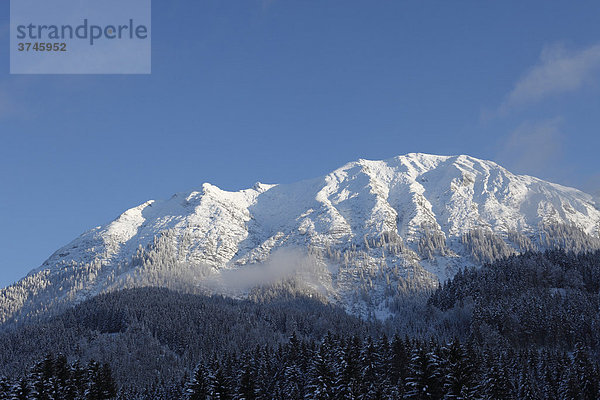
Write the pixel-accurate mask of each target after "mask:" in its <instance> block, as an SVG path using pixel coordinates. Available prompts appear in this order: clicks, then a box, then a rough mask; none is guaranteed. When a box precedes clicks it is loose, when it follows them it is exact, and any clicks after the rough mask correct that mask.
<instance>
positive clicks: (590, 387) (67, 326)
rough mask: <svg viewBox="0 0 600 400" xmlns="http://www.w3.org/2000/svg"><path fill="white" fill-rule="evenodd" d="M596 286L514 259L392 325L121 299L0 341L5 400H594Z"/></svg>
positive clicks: (316, 307)
mask: <svg viewBox="0 0 600 400" xmlns="http://www.w3.org/2000/svg"><path fill="white" fill-rule="evenodd" d="M599 278H600V252H593V253H580V254H571V253H564V252H560V251H552V252H546V253H526V254H523V255H520V256H511V257H509V258H506V259H502V260H499V261H496V262H494V263H492V264H489V265H486V266H484V267H482V268H480V269H470V268H469V269H465V270H462V271H460V272H459V273H458V274H457V275H456V276H455V277H454V278H453V279H451V280H449V281H448V282H446V283H445V284H443V285H441V286H440V288H439V289H438V290H437V291H435V292H433V293H432V294H431V295H428V296H429V298H428V299H426V298H423V299H420V298H419V297H418V296H416V297H415V296H413V297H411V298H410V299H409V298H408V297H407V298H406V301H404V302H401V301H398V303H396V304H394V305H392V308H394V309H395V311H396V314H395V316H393V317H392V318H390V319H389V320H388V321H386V322H385V323H381V322H377V321H376V320H361V319H358V318H356V317H352V316H349V315H348V314H346V313H345V312H343V311H342V310H341V309H339V308H336V307H334V306H331V305H327V304H325V303H324V301H323V299H320V298H316V297H313V298H309V297H305V296H295V295H292V294H287V295H286V291H285V290H283V288H288V289H289V288H290V287H291V286H289V285H279V286H278V289H274V288H270V289H269V288H264V289H263V290H261V291H257V292H255V293H254V295H253V296H252V298H253V300H234V299H229V298H224V297H206V296H198V295H190V294H181V293H177V292H173V291H169V290H166V289H156V288H145V289H130V290H124V291H119V292H114V293H110V294H105V295H101V296H97V297H95V298H93V299H91V300H88V301H86V302H84V303H82V304H80V305H78V306H77V307H74V308H72V309H70V310H68V311H67V312H65V313H63V314H61V315H60V316H56V317H52V318H49V319H45V320H38V321H37V322H34V321H32V322H30V323H28V324H26V325H21V326H20V327H14V326H13V327H11V328H9V329H6V330H5V331H4V332H2V333H1V334H0V357H1V359H0V367H1V370H0V374H5V375H6V376H7V377H6V378H4V379H2V380H0V382H1V383H0V393H2V395H0V399H2V398H11V397H8V396H13V395H14V396H16V397H14V398H23V399H41V398H51V399H79V398H83V399H105V398H113V397H115V396H113V394H114V393H116V397H118V398H120V399H132V400H135V399H173V398H182V399H323V398H327V399H347V398H356V399H442V398H446V399H480V398H481V399H596V398H598V396H599V395H600V393H599V387H598V382H599V364H598V361H599V350H600V345H599V344H600V335H599V333H598V332H599V330H598V327H599V326H598V323H599V320H600V318H599V317H600V315H599V311H598V310H599V301H598V298H599V291H600V279H599ZM73 388H78V389H77V390H74V389H73ZM98 388H101V389H98ZM40 390H43V391H47V392H48V391H49V393H53V394H52V397H40V396H41V395H40V394H39V391H40ZM24 392H27V393H29V394H28V395H23V396H21V397H19V393H24ZM69 393H70V394H69ZM2 396H5V397H2ZM69 396H70V397H69Z"/></svg>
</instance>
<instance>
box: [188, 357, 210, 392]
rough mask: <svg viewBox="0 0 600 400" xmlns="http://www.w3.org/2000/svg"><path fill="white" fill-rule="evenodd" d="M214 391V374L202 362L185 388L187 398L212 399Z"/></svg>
mask: <svg viewBox="0 0 600 400" xmlns="http://www.w3.org/2000/svg"><path fill="white" fill-rule="evenodd" d="M211 393H212V374H211V373H210V372H209V370H208V369H207V368H206V366H204V364H202V363H200V364H198V365H197V366H196V369H195V370H194V373H193V375H192V380H191V382H190V383H189V384H188V385H187V386H186V388H185V399H186V400H206V399H210V395H211Z"/></svg>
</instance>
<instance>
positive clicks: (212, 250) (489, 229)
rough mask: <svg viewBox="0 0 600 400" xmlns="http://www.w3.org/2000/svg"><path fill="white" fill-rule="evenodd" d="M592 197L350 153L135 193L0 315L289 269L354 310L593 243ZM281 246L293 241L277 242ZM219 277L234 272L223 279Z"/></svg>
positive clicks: (424, 162)
mask: <svg viewBox="0 0 600 400" xmlns="http://www.w3.org/2000/svg"><path fill="white" fill-rule="evenodd" d="M599 237H600V210H599V208H598V206H597V205H596V203H595V202H594V200H593V198H592V196H590V195H588V194H585V193H583V192H580V191H578V190H576V189H572V188H568V187H564V186H560V185H557V184H553V183H549V182H545V181H542V180H540V179H537V178H533V177H529V176H520V175H514V174H512V173H510V172H509V171H507V170H506V169H504V168H502V167H501V166H499V165H497V164H495V163H493V162H490V161H483V160H479V159H476V158H473V157H469V156H452V157H449V156H434V155H426V154H408V155H405V156H399V157H395V158H392V159H389V160H384V161H369V160H358V161H356V162H352V163H349V164H346V165H344V166H343V167H341V168H339V169H337V170H335V171H333V172H332V173H330V174H328V175H326V176H324V177H320V178H316V179H311V180H306V181H302V182H298V183H293V184H285V185H265V184H260V183H257V184H256V185H255V186H254V187H253V188H251V189H247V190H242V191H239V192H228V191H223V190H221V189H219V188H217V187H216V186H213V185H210V184H204V185H203V186H202V189H201V190H199V191H192V192H189V193H178V194H176V195H174V196H172V197H171V198H170V199H169V200H164V201H148V202H146V203H144V204H142V205H140V206H137V207H135V208H132V209H130V210H128V211H126V212H125V213H123V214H122V215H121V216H119V217H118V218H117V219H115V220H114V221H112V222H111V223H109V224H107V225H104V226H99V227H97V228H94V229H92V230H90V231H88V232H86V233H84V234H83V235H81V236H80V237H79V238H77V239H75V240H74V241H73V242H71V243H69V244H68V245H67V246H65V247H63V248H61V249H59V250H58V251H57V252H55V253H54V254H53V255H52V256H50V258H49V259H48V260H47V261H45V262H44V263H43V264H42V266H41V267H40V268H38V269H36V270H34V271H32V272H31V273H30V274H29V275H28V276H27V277H26V278H24V279H23V280H21V281H20V282H18V283H16V284H15V285H12V286H10V287H8V288H5V289H3V290H2V291H1V292H0V321H7V320H11V319H16V318H19V317H20V316H24V315H33V314H35V313H39V312H42V311H44V310H46V309H50V308H56V307H55V306H57V305H64V304H71V303H72V302H78V301H81V300H83V299H85V298H88V297H89V296H91V295H93V294H97V293H99V292H102V291H107V290H112V289H115V288H120V287H134V286H148V285H158V286H167V287H171V288H175V289H181V290H186V291H204V292H206V291H209V292H210V291H219V292H226V293H228V294H230V295H233V296H244V295H246V294H247V292H248V290H249V289H251V288H250V287H247V286H245V285H244V282H253V284H259V283H273V282H274V281H277V280H280V279H284V278H288V277H292V276H293V277H296V278H297V280H299V281H301V282H303V283H304V285H305V286H306V287H307V288H308V289H309V290H312V291H318V292H320V293H321V294H322V295H324V296H325V297H326V298H329V299H330V300H332V301H335V302H339V303H341V304H342V305H344V306H345V307H346V308H347V309H348V310H349V311H351V312H355V313H358V314H364V313H367V312H375V313H376V315H378V316H381V317H383V316H385V313H386V312H387V311H388V309H389V306H390V304H391V303H390V301H392V300H393V299H394V297H395V296H398V295H401V294H402V293H405V292H406V291H407V290H411V289H422V288H427V287H433V286H435V285H437V282H438V280H445V279H447V278H448V277H451V276H452V275H453V274H454V273H455V272H456V271H457V270H458V268H459V267H461V266H464V265H477V264H481V263H483V262H488V261H492V260H493V259H496V258H499V257H503V256H507V255H509V254H512V253H514V252H521V251H525V250H532V249H544V248H553V247H561V248H566V249H569V250H586V249H592V248H600V239H599ZM290 249H293V250H290ZM232 282H236V284H235V285H232V284H231V283H232Z"/></svg>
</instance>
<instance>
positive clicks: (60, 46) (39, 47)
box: [17, 42, 67, 51]
mask: <svg viewBox="0 0 600 400" xmlns="http://www.w3.org/2000/svg"><path fill="white" fill-rule="evenodd" d="M17 50H19V51H67V44H66V43H38V42H35V43H18V44H17Z"/></svg>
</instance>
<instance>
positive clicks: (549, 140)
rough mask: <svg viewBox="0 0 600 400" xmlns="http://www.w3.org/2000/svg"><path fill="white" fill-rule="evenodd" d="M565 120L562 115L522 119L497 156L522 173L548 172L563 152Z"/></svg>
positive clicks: (502, 161) (504, 163) (510, 167)
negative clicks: (563, 120) (534, 119)
mask: <svg viewBox="0 0 600 400" xmlns="http://www.w3.org/2000/svg"><path fill="white" fill-rule="evenodd" d="M561 123H562V118H552V119H548V120H544V121H539V122H524V123H522V124H521V125H519V126H518V127H517V128H516V129H515V130H514V131H512V132H511V133H510V135H508V137H507V138H506V140H505V141H504V144H503V145H502V146H501V148H500V151H499V152H498V154H497V159H498V160H499V161H500V163H501V164H503V165H506V166H507V167H508V168H509V169H511V170H514V171H515V172H518V173H527V174H532V175H540V174H541V175H548V172H549V170H552V169H553V166H554V165H556V164H557V161H558V160H560V159H561V158H562V156H563V154H562V147H563V142H564V135H563V134H562V132H561V129H560V125H561Z"/></svg>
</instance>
